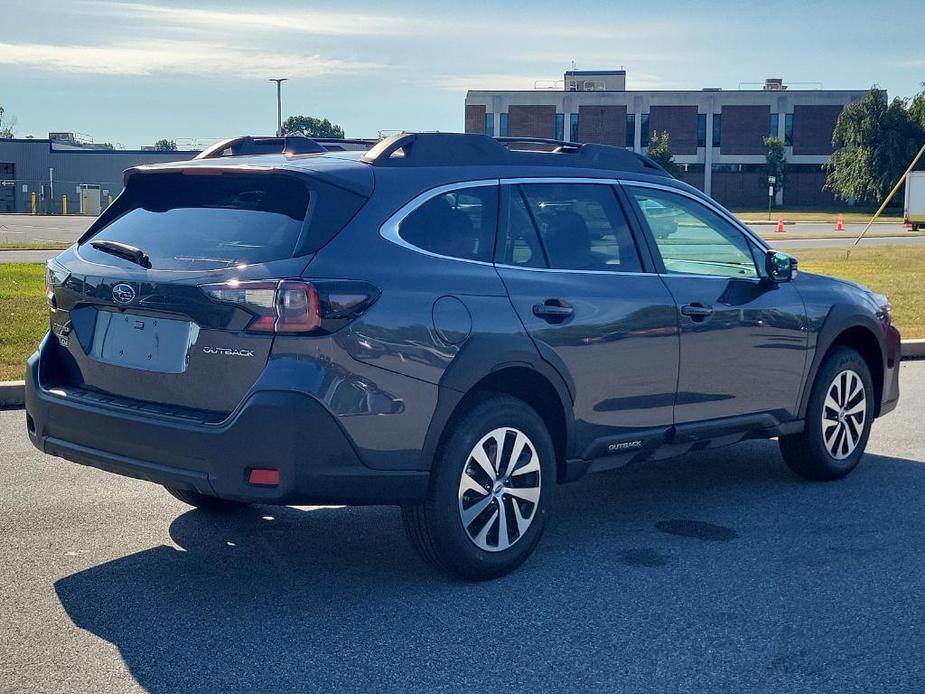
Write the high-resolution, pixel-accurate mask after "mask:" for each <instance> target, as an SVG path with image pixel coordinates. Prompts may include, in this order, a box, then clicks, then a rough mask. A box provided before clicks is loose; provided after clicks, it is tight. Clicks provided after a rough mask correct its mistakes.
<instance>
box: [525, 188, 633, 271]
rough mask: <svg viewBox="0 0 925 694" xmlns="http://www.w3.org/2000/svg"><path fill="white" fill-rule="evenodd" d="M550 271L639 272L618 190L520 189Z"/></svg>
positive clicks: (631, 237)
mask: <svg viewBox="0 0 925 694" xmlns="http://www.w3.org/2000/svg"><path fill="white" fill-rule="evenodd" d="M521 190H522V191H523V195H524V198H525V199H526V201H527V205H528V206H529V210H530V213H531V214H532V216H533V219H534V220H535V222H536V225H537V227H538V229H539V234H540V239H541V241H542V244H543V248H544V249H545V251H546V257H547V258H548V259H549V266H550V267H552V268H558V269H563V270H603V271H610V272H640V271H641V270H642V264H641V263H640V261H639V254H638V253H637V251H636V246H635V244H634V243H633V236H632V233H631V232H630V229H629V225H628V224H627V222H626V216H625V215H624V214H623V210H622V209H621V208H620V204H619V203H618V202H617V198H616V196H615V195H614V191H613V188H611V187H610V186H608V185H605V184H598V183H530V184H527V185H523V186H521Z"/></svg>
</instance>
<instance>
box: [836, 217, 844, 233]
mask: <svg viewBox="0 0 925 694" xmlns="http://www.w3.org/2000/svg"><path fill="white" fill-rule="evenodd" d="M844 230H845V218H844V217H843V216H842V215H838V219H837V220H836V221H835V231H844Z"/></svg>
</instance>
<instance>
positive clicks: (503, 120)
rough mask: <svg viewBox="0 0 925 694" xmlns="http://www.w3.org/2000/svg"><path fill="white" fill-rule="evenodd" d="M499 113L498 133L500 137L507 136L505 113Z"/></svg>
mask: <svg viewBox="0 0 925 694" xmlns="http://www.w3.org/2000/svg"><path fill="white" fill-rule="evenodd" d="M500 115H501V127H500V128H499V130H500V131H501V133H500V135H501V137H507V114H506V113H502V114H500Z"/></svg>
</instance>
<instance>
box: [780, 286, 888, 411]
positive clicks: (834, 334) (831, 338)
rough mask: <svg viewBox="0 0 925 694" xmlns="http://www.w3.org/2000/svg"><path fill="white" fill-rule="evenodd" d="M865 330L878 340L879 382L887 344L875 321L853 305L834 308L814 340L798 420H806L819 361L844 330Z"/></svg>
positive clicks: (884, 362) (860, 308) (883, 366)
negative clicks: (814, 344) (813, 348)
mask: <svg viewBox="0 0 925 694" xmlns="http://www.w3.org/2000/svg"><path fill="white" fill-rule="evenodd" d="M858 327H860V328H866V329H867V330H868V331H869V332H870V333H871V334H872V335H873V336H874V338H875V339H876V340H877V347H878V349H879V350H880V361H881V365H880V368H881V369H882V371H881V382H882V377H883V376H884V375H885V373H886V344H885V340H884V337H883V330H882V329H881V328H880V324H879V323H878V322H877V319H876V318H875V317H874V316H872V315H871V314H870V313H869V312H866V311H865V310H864V309H863V308H862V307H860V306H856V305H852V304H835V305H833V306H832V308H831V309H830V310H829V313H828V315H827V316H826V317H825V320H824V321H823V323H822V327H821V328H820V330H819V333H818V335H817V336H816V347H815V350H814V353H813V359H812V362H811V363H810V365H809V369H808V371H807V373H806V378H805V380H804V381H803V388H802V392H801V394H800V404H799V408H798V410H797V414H798V416H799V417H800V419H804V418H805V417H806V408H807V407H808V405H809V396H810V394H811V393H812V390H813V384H814V383H815V382H816V375H817V374H818V373H819V367H820V366H821V365H822V360H823V359H824V358H825V355H826V354H827V353H828V351H829V349H830V348H831V347H832V345H833V344H834V343H835V340H836V339H838V336H839V335H841V334H842V333H843V332H845V331H846V330H849V329H851V328H858Z"/></svg>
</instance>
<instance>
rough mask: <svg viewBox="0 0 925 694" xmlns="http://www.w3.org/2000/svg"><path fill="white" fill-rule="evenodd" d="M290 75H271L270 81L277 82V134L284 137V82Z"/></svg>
mask: <svg viewBox="0 0 925 694" xmlns="http://www.w3.org/2000/svg"><path fill="white" fill-rule="evenodd" d="M288 79H289V78H288V77H271V78H270V79H269V80H267V81H268V82H276V136H277V137H282V134H283V97H282V86H283V82H285V81H287V80H288Z"/></svg>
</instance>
